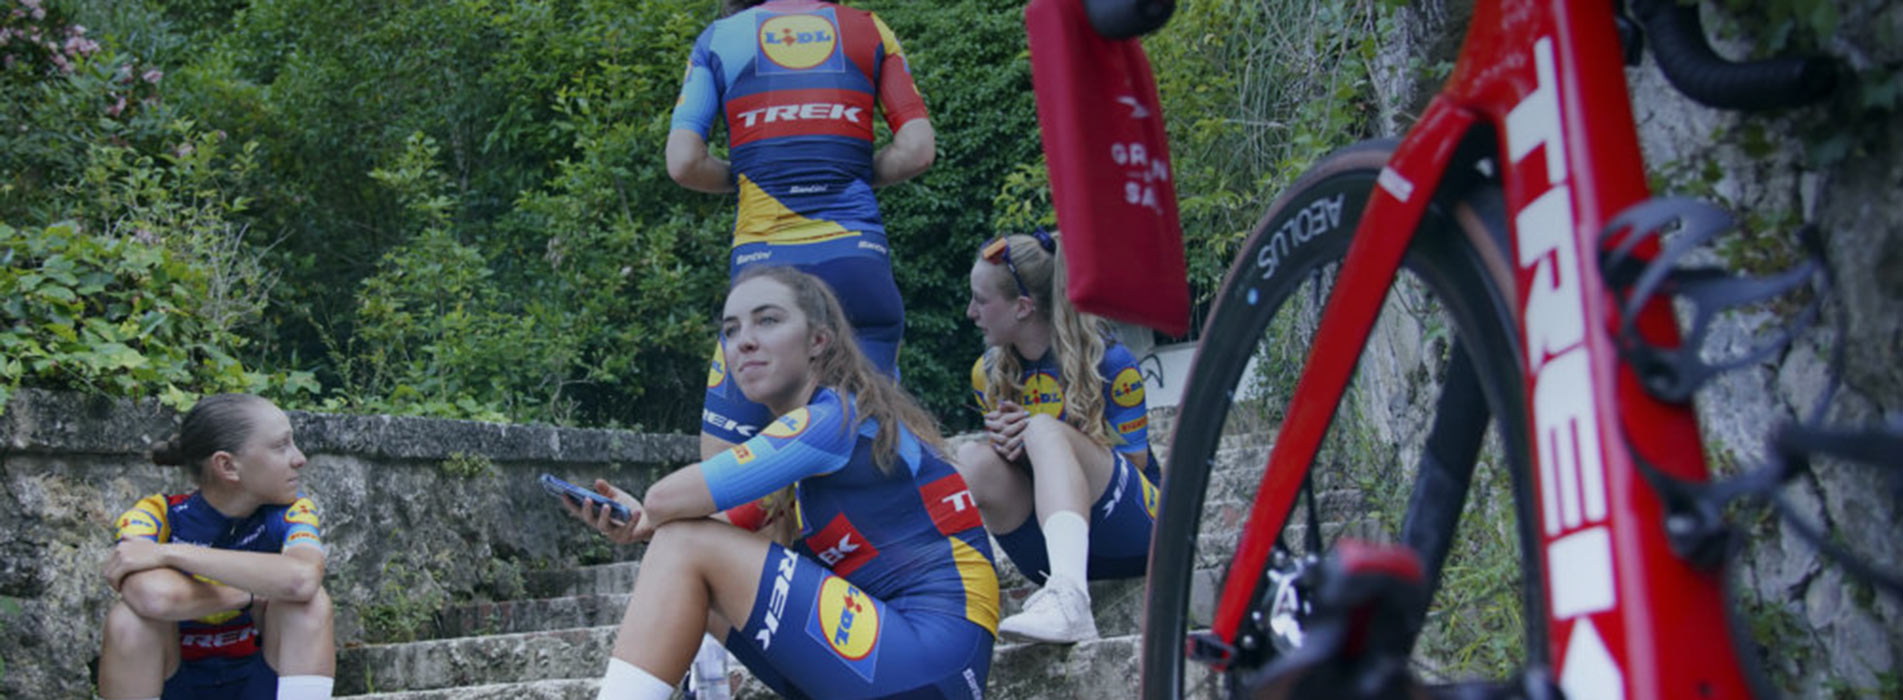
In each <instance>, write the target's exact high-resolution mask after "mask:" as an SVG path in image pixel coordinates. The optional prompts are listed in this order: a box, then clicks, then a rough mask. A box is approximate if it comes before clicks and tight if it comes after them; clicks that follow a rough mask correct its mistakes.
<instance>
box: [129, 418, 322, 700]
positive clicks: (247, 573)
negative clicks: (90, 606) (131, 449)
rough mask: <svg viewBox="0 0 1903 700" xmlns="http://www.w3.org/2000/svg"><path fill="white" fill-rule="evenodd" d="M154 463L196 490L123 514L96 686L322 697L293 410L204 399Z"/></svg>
mask: <svg viewBox="0 0 1903 700" xmlns="http://www.w3.org/2000/svg"><path fill="white" fill-rule="evenodd" d="M152 461H153V462H155V463H157V464H159V465H162V466H181V467H184V468H185V469H186V471H187V472H189V473H190V474H191V476H192V477H193V479H195V480H196V481H197V482H198V487H199V488H198V490H197V491H194V492H192V493H189V494H179V495H171V496H167V495H163V494H153V495H151V496H148V497H146V498H145V499H143V500H141V501H139V502H138V504H136V505H134V506H133V507H132V509H131V510H128V511H126V512H125V514H124V515H121V516H119V520H118V522H117V527H118V536H119V544H118V545H117V546H116V547H114V548H113V550H112V554H111V555H110V556H109V557H108V558H107V560H106V565H105V577H106V582H107V583H108V584H110V585H111V586H112V588H113V590H115V591H118V592H119V600H118V601H116V602H114V603H113V605H112V610H111V611H110V612H108V613H107V614H106V629H105V641H104V643H103V646H102V648H101V650H100V653H99V696H100V697H102V698H107V699H108V700H119V699H120V698H156V697H161V696H162V697H164V698H166V700H189V699H191V698H221V699H222V698H242V699H243V700H269V699H270V698H278V699H279V700H310V699H311V698H328V697H330V692H331V685H332V678H333V677H334V676H335V673H336V671H335V669H336V647H335V643H334V641H333V638H332V631H331V605H330V597H329V596H327V595H326V594H325V593H324V588H323V580H324V543H323V539H322V538H321V536H319V534H318V530H317V527H318V526H317V511H316V509H315V508H314V507H312V505H311V502H310V500H309V499H307V498H304V497H303V495H302V494H301V493H299V491H298V487H299V485H300V480H301V477H302V475H303V473H304V472H303V469H304V465H305V460H304V453H303V452H300V451H298V449H297V443H296V442H294V441H293V440H292V436H291V421H290V419H289V418H288V417H286V416H285V415H284V412H283V411H280V410H278V408H277V407H276V406H274V405H272V404H271V402H270V401H267V400H265V399H262V398H259V397H257V396H251V395H249V394H220V395H217V396H210V397H206V398H205V399H203V400H201V401H199V402H198V404H197V405H196V406H193V407H192V410H191V412H189V413H187V414H186V415H185V422H184V425H183V426H182V427H181V429H180V431H179V434H178V437H175V438H173V439H171V440H167V441H165V442H162V443H159V444H158V445H155V446H153V448H152Z"/></svg>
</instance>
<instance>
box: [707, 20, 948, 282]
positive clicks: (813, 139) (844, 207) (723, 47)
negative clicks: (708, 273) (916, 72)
mask: <svg viewBox="0 0 1903 700" xmlns="http://www.w3.org/2000/svg"><path fill="white" fill-rule="evenodd" d="M875 108H877V109H878V110H880V111H883V113H884V115H885V120H886V124H887V126H889V127H890V128H891V129H892V130H893V131H897V130H899V128H900V127H902V126H904V125H905V124H906V122H909V121H911V120H913V119H919V118H923V117H925V116H926V113H925V102H924V100H923V99H922V98H921V97H920V96H919V92H918V88H917V87H916V86H915V85H914V84H913V82H912V75H911V71H910V68H909V67H908V66H907V65H906V62H905V56H904V53H903V52H902V51H901V49H900V47H899V41H898V38H897V37H896V36H894V35H893V34H892V30H891V29H889V28H887V27H886V25H885V23H884V22H883V21H881V20H880V19H879V18H878V17H877V16H875V15H873V14H872V13H871V12H868V11H865V10H860V9H856V8H851V7H842V6H839V5H836V4H832V3H826V2H818V1H816V0H772V1H770V2H766V3H763V4H761V5H758V6H756V7H753V8H750V9H748V10H745V11H742V12H739V13H736V14H734V15H733V16H731V17H726V18H723V19H720V20H717V21H715V22H714V23H713V24H711V25H709V26H708V27H707V29H706V30H704V31H703V32H701V35H700V38H699V39H698V40H697V41H695V42H694V50H693V54H692V55H691V57H690V58H689V59H688V64H687V75H686V78H685V80H684V81H683V82H682V85H681V93H680V99H679V101H678V102H677V103H676V105H675V107H674V116H673V124H672V128H674V129H676V130H688V131H692V132H694V133H697V134H699V135H700V136H701V138H702V139H703V140H704V139H706V138H707V136H708V134H709V132H710V131H711V130H712V127H713V124H714V119H715V118H716V117H717V116H718V117H721V118H722V119H724V121H725V124H726V126H727V134H728V144H729V146H730V147H731V148H730V150H729V157H730V158H731V161H732V166H733V174H734V180H735V183H734V184H735V187H736V189H737V190H738V191H739V210H740V211H739V216H738V219H737V221H736V222H735V225H734V238H733V245H734V250H733V254H732V268H733V271H734V272H738V271H739V270H740V269H741V268H742V267H744V266H746V265H748V264H754V263H766V262H772V263H775V264H803V263H811V262H817V261H822V260H830V259H834V258H839V257H845V256H854V255H863V256H873V257H879V258H882V259H883V258H885V257H886V239H885V225H884V223H883V221H882V220H881V219H880V216H879V206H878V202H877V201H876V200H875V199H874V198H873V194H872V154H873V147H872V144H873V121H872V120H873V113H874V110H875Z"/></svg>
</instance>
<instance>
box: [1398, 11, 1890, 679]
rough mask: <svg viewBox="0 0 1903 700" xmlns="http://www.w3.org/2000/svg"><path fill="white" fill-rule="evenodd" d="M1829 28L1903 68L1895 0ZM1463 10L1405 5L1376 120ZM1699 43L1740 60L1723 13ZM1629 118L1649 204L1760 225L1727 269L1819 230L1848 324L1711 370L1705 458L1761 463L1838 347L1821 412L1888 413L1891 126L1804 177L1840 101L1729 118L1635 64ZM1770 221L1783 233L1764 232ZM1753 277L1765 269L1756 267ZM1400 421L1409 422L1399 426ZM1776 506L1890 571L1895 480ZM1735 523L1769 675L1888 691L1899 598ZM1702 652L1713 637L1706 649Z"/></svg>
mask: <svg viewBox="0 0 1903 700" xmlns="http://www.w3.org/2000/svg"><path fill="white" fill-rule="evenodd" d="M1833 4H1834V5H1835V6H1836V9H1837V10H1838V12H1839V13H1840V14H1841V15H1842V24H1841V27H1842V29H1841V30H1840V32H1839V34H1838V35H1837V36H1835V37H1833V38H1832V40H1831V42H1830V43H1829V45H1828V46H1827V47H1826V50H1827V51H1828V52H1829V53H1830V54H1831V55H1832V56H1834V57H1836V58H1837V59H1839V60H1840V61H1842V62H1843V63H1844V64H1845V65H1847V66H1848V67H1850V68H1851V69H1853V70H1856V71H1866V72H1867V71H1884V70H1888V71H1894V70H1895V66H1897V65H1899V64H1903V45H1899V44H1898V43H1896V42H1895V41H1894V37H1895V36H1897V35H1898V34H1899V32H1903V3H1896V2H1861V1H1852V0H1841V1H1839V2H1835V3H1833ZM1471 5H1472V3H1471V1H1463V0H1431V1H1428V2H1419V3H1410V4H1409V5H1408V7H1407V9H1405V10H1403V15H1404V18H1405V19H1404V22H1403V24H1402V26H1403V27H1404V29H1403V31H1401V32H1400V33H1398V34H1397V35H1396V36H1395V38H1394V40H1393V41H1392V42H1390V43H1389V44H1388V49H1389V51H1388V52H1387V53H1386V54H1385V55H1384V56H1383V60H1382V64H1383V65H1384V66H1386V69H1385V70H1384V71H1383V75H1382V80H1380V81H1379V87H1378V88H1377V90H1376V92H1377V93H1378V94H1379V96H1380V97H1381V100H1382V103H1381V105H1380V114H1381V115H1382V123H1383V124H1384V128H1386V129H1387V130H1389V132H1390V133H1393V134H1398V133H1399V132H1400V131H1401V130H1404V129H1405V128H1406V127H1407V126H1409V124H1408V119H1409V118H1410V116H1411V115H1418V114H1419V113H1420V110H1421V108H1422V107H1423V106H1424V104H1425V101H1426V99H1427V98H1428V97H1430V96H1431V95H1432V93H1433V90H1434V89H1435V88H1436V87H1437V84H1436V83H1435V82H1433V81H1427V80H1423V79H1420V76H1418V75H1415V74H1413V73H1411V70H1412V69H1411V66H1420V65H1434V64H1435V63H1437V62H1442V61H1451V60H1452V58H1453V57H1454V55H1455V53H1456V52H1457V51H1458V48H1459V47H1458V41H1457V39H1458V37H1459V36H1461V32H1462V31H1463V30H1464V28H1465V25H1466V22H1467V17H1468V16H1469V15H1470V14H1471ZM1705 17H1706V18H1707V25H1708V27H1710V28H1711V29H1710V30H1709V33H1712V34H1714V35H1715V38H1716V39H1717V41H1716V42H1715V43H1716V48H1717V49H1718V50H1719V52H1720V53H1721V54H1724V55H1728V56H1743V55H1746V54H1748V53H1749V48H1750V47H1749V46H1748V45H1747V44H1746V43H1745V42H1744V40H1742V39H1739V38H1738V37H1745V36H1746V34H1745V31H1746V30H1742V29H1740V28H1739V27H1738V24H1737V21H1736V19H1735V18H1733V17H1728V16H1726V15H1724V14H1723V13H1720V12H1717V11H1715V10H1714V9H1713V7H1711V3H1707V7H1706V8H1705ZM1626 77H1627V81H1628V83H1629V84H1630V85H1631V89H1632V96H1633V97H1632V104H1633V110H1634V117H1635V118H1636V120H1637V122H1638V126H1639V136H1640V140H1641V146H1642V148H1643V149H1644V151H1645V156H1646V159H1647V162H1648V164H1649V168H1648V174H1649V175H1650V176H1651V177H1652V178H1653V180H1654V183H1655V189H1656V190H1657V191H1658V193H1659V194H1661V195H1681V196H1686V195H1690V196H1698V197H1700V198H1703V199H1706V200H1708V201H1712V202H1715V203H1717V204H1719V205H1720V206H1722V207H1724V208H1726V209H1728V210H1731V211H1732V212H1734V213H1736V214H1738V215H1740V216H1741V217H1748V219H1749V220H1750V221H1752V222H1754V225H1755V226H1757V228H1758V230H1756V231H1752V232H1751V233H1750V234H1749V235H1746V236H1743V237H1740V238H1738V239H1737V240H1735V241H1734V242H1733V243H1731V244H1730V245H1731V246H1732V247H1731V248H1730V249H1729V250H1727V251H1725V252H1723V253H1722V254H1716V255H1713V256H1711V258H1709V259H1707V260H1706V261H1705V262H1710V261H1712V260H1717V261H1720V262H1726V263H1735V262H1736V261H1738V260H1740V259H1748V258H1751V257H1752V253H1753V250H1752V249H1753V248H1756V249H1760V250H1762V251H1765V252H1768V253H1769V257H1776V255H1778V254H1779V253H1782V252H1788V251H1792V250H1795V249H1796V247H1797V246H1796V245H1795V244H1794V241H1796V236H1795V234H1794V233H1792V232H1791V226H1790V223H1789V222H1793V221H1801V222H1807V223H1814V224H1816V225H1817V226H1818V227H1819V228H1820V229H1821V231H1822V233H1823V239H1824V241H1825V248H1826V251H1827V261H1828V264H1829V266H1830V268H1831V270H1832V272H1833V274H1834V275H1835V277H1836V279H1837V285H1838V295H1837V297H1836V300H1835V302H1834V304H1833V306H1832V311H1833V312H1835V311H1841V312H1843V313H1844V314H1846V315H1847V319H1848V322H1847V326H1846V328H1847V331H1846V337H1843V338H1838V337H1835V336H1836V334H1835V333H1834V332H1832V331H1831V330H1829V329H1823V330H1815V331H1813V332H1811V333H1810V334H1809V335H1807V336H1806V337H1804V338H1803V339H1802V340H1801V341H1800V342H1798V343H1796V344H1795V345H1794V346H1793V347H1790V348H1789V349H1787V350H1786V351H1784V352H1782V353H1779V354H1778V355H1777V356H1776V357H1774V358H1772V359H1771V360H1769V361H1766V362H1763V363H1760V364H1757V365H1753V366H1750V367H1747V368H1744V369H1742V370H1739V371H1735V372H1731V373H1728V374H1725V375H1723V376H1721V377H1720V378H1719V379H1717V380H1716V381H1715V382H1714V383H1712V384H1711V385H1709V386H1708V387H1706V388H1705V389H1704V390H1702V391H1701V392H1700V393H1699V395H1698V396H1697V398H1696V401H1697V405H1698V411H1699V415H1700V419H1701V422H1702V424H1703V427H1704V430H1705V444H1706V448H1707V453H1708V455H1709V457H1710V461H1711V463H1712V464H1713V467H1714V469H1716V470H1717V471H1718V472H1719V473H1720V474H1734V473H1737V472H1738V471H1739V470H1741V469H1747V468H1750V467H1751V466H1752V465H1755V464H1757V463H1759V461H1760V460H1761V459H1762V458H1763V455H1764V441H1765V436H1766V435H1767V434H1768V433H1769V431H1770V429H1771V427H1772V426H1775V425H1777V424H1778V423H1780V422H1786V421H1789V420H1792V419H1793V418H1794V417H1797V416H1799V415H1808V413H1809V411H1810V410H1811V406H1812V405H1813V404H1814V403H1815V402H1816V400H1817V397H1819V396H1820V395H1821V394H1822V392H1823V389H1824V386H1825V384H1826V381H1827V375H1828V373H1827V372H1826V358H1828V356H1829V353H1830V348H1832V347H1833V346H1835V345H1836V344H1838V343H1845V344H1846V349H1847V351H1848V361H1847V364H1846V366H1845V368H1844V372H1843V378H1844V379H1845V380H1846V386H1845V388H1844V389H1843V390H1841V391H1840V392H1839V393H1838V395H1837V397H1836V400H1835V401H1833V402H1832V404H1831V407H1830V412H1829V420H1830V421H1831V422H1833V423H1836V424H1840V425H1859V424H1866V425H1867V424H1870V423H1875V422H1880V421H1885V420H1888V421H1893V422H1894V421H1897V420H1899V419H1903V363H1898V362H1897V360H1896V358H1897V354H1896V353H1897V348H1898V347H1899V344H1900V342H1903V207H1899V206H1897V204H1896V202H1897V200H1898V195H1899V194H1903V153H1900V152H1899V148H1903V120H1900V119H1897V118H1896V116H1895V114H1894V113H1890V114H1888V115H1887V117H1882V116H1879V117H1877V118H1876V123H1879V124H1880V123H1882V122H1881V119H1884V118H1887V120H1888V121H1887V125H1888V126H1887V131H1885V130H1884V129H1877V130H1876V131H1885V133H1881V134H1877V135H1871V136H1865V137H1863V138H1861V139H1860V140H1858V141H1856V142H1855V143H1852V144H1850V145H1849V149H1850V155H1849V156H1847V157H1845V158H1843V159H1842V160H1840V161H1837V162H1835V163H1834V164H1831V165H1828V166H1823V167H1818V166H1814V165H1812V163H1815V162H1818V161H1816V160H1815V159H1813V158H1810V157H1808V156H1809V154H1808V152H1807V150H1808V149H1811V148H1815V144H1817V143H1818V142H1819V141H1820V139H1821V138H1823V137H1827V136H1829V135H1830V132H1831V130H1832V129H1833V128H1835V127H1836V126H1843V127H1845V132H1846V133H1866V134H1867V133H1869V132H1867V131H1866V132H1852V131H1849V130H1848V126H1850V125H1852V124H1859V123H1860V124H1864V125H1868V124H1870V123H1872V120H1873V117H1872V115H1873V114H1877V115H1881V113H1876V112H1867V113H1854V112H1852V111H1851V110H1858V109H1862V107H1848V106H1846V105H1847V104H1848V102H1849V101H1848V100H1841V101H1839V102H1837V103H1834V104H1832V105H1829V106H1820V107H1812V108H1807V109H1805V110H1793V111H1787V112H1775V113H1769V114H1738V113H1733V112H1723V111H1719V110H1714V109H1710V108H1706V107H1703V106H1700V105H1698V104H1695V103H1693V102H1691V101H1690V100H1689V99H1687V98H1685V97H1683V96H1682V95H1680V94H1679V93H1678V92H1677V91H1676V90H1674V89H1673V88H1672V87H1671V86H1670V85H1669V84H1668V83H1666V81H1665V80H1664V78H1663V77H1662V75H1661V74H1660V73H1659V71H1658V69H1657V67H1656V65H1654V64H1653V62H1652V58H1651V56H1650V55H1649V54H1648V55H1647V56H1646V58H1645V60H1644V63H1643V64H1642V65H1639V66H1636V67H1632V68H1629V69H1627V71H1626ZM1779 226H1782V228H1778V227H1779ZM1756 272H1758V273H1760V274H1762V273H1763V272H1765V270H1757V271H1756ZM1786 320H1787V314H1786V312H1785V310H1783V309H1781V308H1776V307H1773V308H1770V309H1764V310H1756V311H1748V312H1740V313H1732V314H1728V315H1726V316H1725V317H1724V318H1722V319H1721V320H1720V321H1719V324H1718V327H1717V328H1716V329H1715V330H1714V332H1713V339H1712V341H1711V342H1710V343H1708V344H1707V347H1708V348H1709V349H1711V350H1713V351H1715V352H1717V353H1720V354H1724V353H1735V352H1736V351H1737V350H1738V349H1740V348H1742V347H1744V346H1745V345H1746V344H1747V343H1751V342H1754V341H1757V342H1761V341H1762V340H1763V339H1764V338H1765V337H1767V335H1768V331H1769V330H1770V329H1773V328H1775V327H1776V326H1778V325H1781V324H1782V323H1784V322H1785V321H1786ZM1397 420H1399V421H1401V422H1403V423H1405V422H1408V421H1413V420H1417V418H1415V417H1410V416H1403V417H1401V418H1399V419H1397ZM1783 493H1784V496H1785V497H1786V498H1788V499H1790V500H1791V502H1792V503H1794V504H1795V505H1796V508H1797V510H1799V511H1801V512H1802V513H1803V514H1804V515H1805V516H1806V517H1808V518H1810V519H1812V521H1813V522H1820V523H1823V524H1825V525H1826V526H1827V527H1829V528H1830V530H1831V531H1832V532H1834V533H1836V536H1838V537H1840V538H1841V541H1842V542H1843V543H1844V544H1847V545H1848V546H1850V547H1851V548H1852V549H1854V550H1856V551H1858V552H1861V553H1863V554H1864V555H1865V556H1866V557H1869V558H1870V559H1871V560H1872V561H1874V562H1875V563H1877V564H1879V565H1881V566H1886V567H1888V568H1889V570H1891V571H1898V570H1903V540H1899V539H1898V538H1897V537H1896V533H1897V532H1899V528H1898V525H1899V513H1898V508H1899V504H1898V503H1897V502H1896V500H1895V499H1894V498H1893V497H1892V496H1891V495H1890V494H1894V493H1895V491H1894V486H1893V483H1892V482H1888V481H1886V480H1885V479H1884V478H1883V475H1882V474H1879V473H1877V472H1876V471H1875V470H1873V469H1869V468H1843V467H1840V466H1837V465H1831V464H1822V465H1820V466H1819V467H1818V468H1817V469H1816V470H1815V473H1814V474H1808V475H1804V476H1801V477H1800V478H1798V479H1797V480H1796V481H1795V482H1794V483H1792V484H1791V485H1789V486H1788V487H1787V488H1785V489H1784V492H1783ZM1745 512H1746V513H1747V514H1751V515H1752V516H1753V517H1746V518H1741V519H1740V520H1739V522H1740V523H1741V525H1742V526H1743V527H1744V528H1745V529H1746V531H1747V534H1748V535H1749V538H1750V540H1751V546H1750V547H1749V548H1748V549H1747V551H1746V552H1745V553H1744V554H1743V556H1742V557H1741V562H1740V563H1741V565H1740V566H1738V567H1736V572H1737V576H1736V583H1737V586H1736V587H1737V589H1738V592H1739V598H1740V603H1739V607H1740V608H1741V611H1740V612H1741V613H1742V618H1741V619H1742V620H1743V622H1744V623H1745V625H1746V626H1748V627H1749V628H1750V629H1749V630H1746V631H1745V633H1748V634H1752V635H1754V636H1755V637H1756V638H1757V640H1758V641H1759V642H1760V643H1764V644H1767V645H1768V646H1769V647H1770V653H1769V654H1768V655H1767V656H1768V657H1769V659H1768V660H1769V666H1770V669H1769V670H1770V675H1771V676H1772V678H1773V679H1774V680H1775V681H1776V682H1777V683H1778V684H1780V685H1782V686H1784V688H1785V689H1786V690H1787V691H1790V692H1793V693H1795V694H1796V695H1799V696H1803V697H1815V696H1820V695H1827V694H1831V693H1849V694H1851V695H1857V696H1869V695H1873V694H1878V693H1883V692H1890V693H1894V692H1896V688H1897V683H1898V676H1899V669H1900V667H1903V605H1899V604H1898V602H1897V601H1893V600H1889V599H1886V598H1883V597H1881V596H1877V595H1874V594H1873V592H1872V590H1871V588H1870V587H1869V586H1868V585H1867V584H1862V583H1860V582H1856V581H1853V580H1848V579H1846V577H1845V576H1844V574H1843V573H1842V571H1841V570H1840V569H1839V568H1837V567H1834V566H1830V565H1828V564H1826V563H1824V562H1822V561H1820V557H1819V555H1818V554H1816V553H1815V551H1814V550H1813V549H1812V548H1810V547H1809V546H1807V545H1805V544H1803V543H1802V542H1801V541H1800V540H1798V539H1797V538H1796V536H1795V535H1794V534H1793V533H1792V532H1790V531H1789V529H1788V528H1786V527H1784V526H1783V524H1782V523H1780V522H1778V521H1777V519H1776V518H1774V517H1769V516H1765V517H1755V515H1756V514H1761V513H1764V512H1765V511H1763V510H1762V509H1756V510H1747V511H1745ZM1714 643H1719V642H1718V641H1716V640H1714Z"/></svg>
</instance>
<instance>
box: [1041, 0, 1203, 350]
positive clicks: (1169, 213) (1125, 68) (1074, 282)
mask: <svg viewBox="0 0 1903 700" xmlns="http://www.w3.org/2000/svg"><path fill="white" fill-rule="evenodd" d="M1024 25H1025V29H1026V30H1027V31H1028V32H1029V35H1030V47H1031V80H1032V83H1033V85H1034V86H1035V87H1036V93H1037V121H1038V128H1039V131H1040V132H1042V134H1043V137H1044V156H1045V159H1046V161H1047V162H1048V163H1049V167H1050V177H1051V199H1052V200H1053V202H1054V203H1055V206H1056V209H1057V225H1058V228H1059V230H1061V231H1062V232H1063V234H1064V235H1063V246H1064V257H1065V258H1066V260H1067V261H1068V271H1069V275H1070V283H1069V287H1068V289H1067V292H1068V294H1069V296H1070V299H1071V303H1073V304H1075V305H1076V306H1077V308H1079V309H1081V310H1083V311H1085V312H1088V313H1093V314H1097V315H1100V316H1104V317H1107V318H1113V319H1116V320H1120V321H1128V322H1131V323H1136V324H1140V325H1144V326H1149V327H1151V328H1155V329H1157V330H1160V331H1163V332H1165V333H1168V334H1170V335H1182V334H1183V333H1184V332H1186V331H1188V329H1189V278H1188V272H1187V270H1186V269H1185V266H1184V262H1183V227H1182V222H1181V221H1179V220H1178V218H1177V213H1176V189H1175V186H1174V185H1173V182H1174V180H1173V178H1174V173H1173V172H1171V170H1170V155H1169V153H1170V149H1169V136H1168V134H1167V133H1165V132H1164V129H1163V110H1162V107H1161V103H1160V102H1158V101H1157V98H1156V78H1155V77H1154V76H1153V75H1151V73H1150V61H1149V58H1148V57H1146V56H1145V55H1144V54H1143V47H1142V46H1141V45H1139V44H1138V43H1137V40H1136V39H1124V40H1118V41H1113V40H1110V39H1105V38H1103V37H1102V36H1101V35H1099V34H1098V33H1097V32H1096V31H1095V30H1094V29H1092V28H1091V25H1090V20H1089V18H1088V17H1087V15H1086V13H1085V10H1084V5H1083V0H1032V2H1031V3H1030V5H1028V6H1026V7H1025V8H1024Z"/></svg>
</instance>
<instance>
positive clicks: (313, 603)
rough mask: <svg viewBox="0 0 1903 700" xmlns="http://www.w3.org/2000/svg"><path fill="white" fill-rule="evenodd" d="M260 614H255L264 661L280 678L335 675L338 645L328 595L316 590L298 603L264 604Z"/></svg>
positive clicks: (279, 602)
mask: <svg viewBox="0 0 1903 700" xmlns="http://www.w3.org/2000/svg"><path fill="white" fill-rule="evenodd" d="M263 607H264V611H263V614H262V615H255V613H256V611H255V610H254V611H253V612H254V617H256V618H257V619H258V622H259V627H258V629H259V632H260V633H266V632H268V633H267V634H264V662H265V663H268V664H270V665H271V668H272V670H275V671H277V674H278V675H279V676H324V677H327V678H334V677H336V675H337V643H336V639H335V635H334V634H333V632H332V629H331V605H330V595H329V594H328V593H325V592H324V589H322V588H319V589H317V595H314V596H311V599H310V600H307V601H304V602H301V603H298V602H292V601H288V600H273V601H269V602H267V603H265V604H264V606H263Z"/></svg>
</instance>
